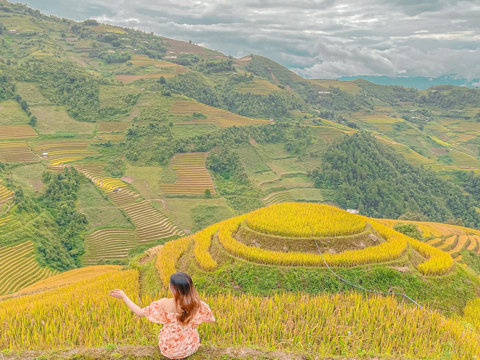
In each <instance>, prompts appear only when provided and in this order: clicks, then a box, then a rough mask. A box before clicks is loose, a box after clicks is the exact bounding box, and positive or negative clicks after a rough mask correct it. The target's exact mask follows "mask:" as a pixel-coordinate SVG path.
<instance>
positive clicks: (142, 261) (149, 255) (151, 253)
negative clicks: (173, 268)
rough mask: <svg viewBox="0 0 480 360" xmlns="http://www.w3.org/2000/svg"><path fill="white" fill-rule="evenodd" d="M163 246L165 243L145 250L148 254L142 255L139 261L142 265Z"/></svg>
mask: <svg viewBox="0 0 480 360" xmlns="http://www.w3.org/2000/svg"><path fill="white" fill-rule="evenodd" d="M162 248H163V245H157V246H155V247H153V248H150V249H148V250H147V251H145V254H146V255H145V256H144V257H142V258H141V259H140V260H139V261H138V263H139V264H140V265H145V264H146V263H148V262H149V261H150V260H151V259H152V258H153V257H154V256H155V255H157V254H158V253H159V252H160V250H161V249H162Z"/></svg>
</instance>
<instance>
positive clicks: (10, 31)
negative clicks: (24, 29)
mask: <svg viewBox="0 0 480 360" xmlns="http://www.w3.org/2000/svg"><path fill="white" fill-rule="evenodd" d="M8 33H9V34H18V30H8Z"/></svg>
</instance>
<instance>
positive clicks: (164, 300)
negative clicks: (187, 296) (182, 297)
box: [151, 298, 170, 310]
mask: <svg viewBox="0 0 480 360" xmlns="http://www.w3.org/2000/svg"><path fill="white" fill-rule="evenodd" d="M169 300H170V299H168V298H162V299H160V300H156V301H154V302H152V304H151V305H153V307H155V308H159V309H163V310H165V307H166V306H167V305H168V303H169Z"/></svg>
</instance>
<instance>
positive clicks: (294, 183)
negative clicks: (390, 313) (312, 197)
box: [261, 175, 313, 191]
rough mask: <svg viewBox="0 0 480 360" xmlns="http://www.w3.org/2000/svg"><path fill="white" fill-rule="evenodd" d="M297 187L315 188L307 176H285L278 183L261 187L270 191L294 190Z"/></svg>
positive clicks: (273, 182)
mask: <svg viewBox="0 0 480 360" xmlns="http://www.w3.org/2000/svg"><path fill="white" fill-rule="evenodd" d="M297 187H313V182H312V179H311V178H310V177H308V176H307V175H284V176H282V177H281V178H279V179H278V180H276V181H272V182H266V183H264V184H262V185H261V188H262V190H265V191H269V190H272V189H277V188H284V189H292V188H297Z"/></svg>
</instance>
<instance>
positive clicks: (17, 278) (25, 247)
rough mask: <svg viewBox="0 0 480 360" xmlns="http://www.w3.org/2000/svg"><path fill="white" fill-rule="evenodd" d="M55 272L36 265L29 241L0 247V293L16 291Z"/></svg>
mask: <svg viewBox="0 0 480 360" xmlns="http://www.w3.org/2000/svg"><path fill="white" fill-rule="evenodd" d="M56 273H57V272H56V271H55V270H51V269H49V268H46V267H45V268H41V267H40V266H39V265H38V263H37V262H36V261H35V253H34V249H33V243H32V242H31V241H27V242H23V243H21V244H18V245H15V246H11V247H2V248H0V274H1V275H0V295H5V294H9V293H12V292H15V291H18V290H20V289H22V288H24V287H27V286H29V285H32V284H34V283H35V282H37V281H39V280H43V279H46V278H48V277H50V276H52V275H55V274H56Z"/></svg>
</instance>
